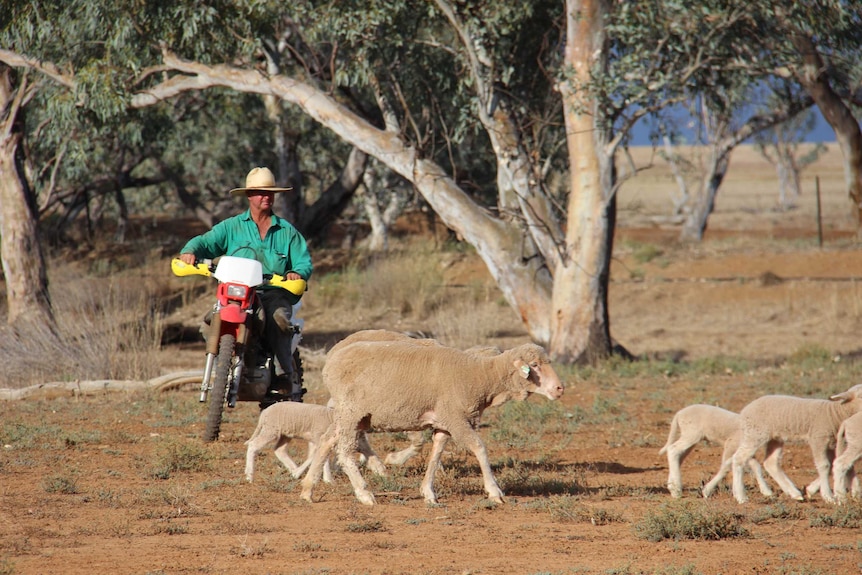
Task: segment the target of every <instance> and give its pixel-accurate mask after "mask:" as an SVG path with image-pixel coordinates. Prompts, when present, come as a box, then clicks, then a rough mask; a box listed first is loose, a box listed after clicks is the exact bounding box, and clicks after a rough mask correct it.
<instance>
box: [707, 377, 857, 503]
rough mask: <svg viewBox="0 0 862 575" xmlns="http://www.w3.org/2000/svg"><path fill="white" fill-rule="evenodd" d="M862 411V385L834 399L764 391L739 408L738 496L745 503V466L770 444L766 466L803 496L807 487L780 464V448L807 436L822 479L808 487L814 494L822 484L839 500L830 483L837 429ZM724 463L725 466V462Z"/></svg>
mask: <svg viewBox="0 0 862 575" xmlns="http://www.w3.org/2000/svg"><path fill="white" fill-rule="evenodd" d="M860 411H862V384H857V385H854V386H853V387H851V388H850V389H848V390H847V391H845V392H842V393H838V394H835V395H833V396H831V397H830V398H829V399H811V398H802V397H793V396H789V395H765V396H763V397H759V398H757V399H755V400H754V401H752V402H751V403H749V404H748V405H746V406H745V407H744V408H742V411H740V412H739V417H740V428H741V429H742V439H741V440H740V442H739V447H738V448H737V450H736V452H735V453H734V454H733V457H732V459H731V461H732V469H733V496H734V497H735V498H736V501H737V502H739V503H745V502H746V501H747V497H746V495H745V484H744V482H743V478H742V470H743V468H744V467H745V465H747V464H748V461H749V460H750V459H751V458H752V457H753V456H754V453H755V452H756V451H757V450H758V449H759V448H760V447H761V446H762V445H766V457H765V458H764V460H763V467H764V469H766V471H767V473H769V475H770V476H771V477H772V478H773V479H774V480H775V481H776V482H777V483H778V485H779V486H781V489H782V491H784V493H786V494H787V495H789V496H790V497H792V498H793V499H796V500H798V501H802V500H804V499H805V498H804V497H803V495H802V492H801V491H799V489H798V488H797V487H796V486H795V485H794V484H793V482H792V481H791V480H790V478H789V477H787V474H786V473H784V471H783V470H782V469H781V464H780V456H781V448H782V446H783V445H784V442H785V441H786V440H788V439H804V440H807V441H808V445H809V446H810V447H811V453H812V455H813V457H814V465H815V467H816V468H817V474H818V478H817V481H816V482H812V483H811V484H810V485H809V486H808V489H807V491H808V493H809V495H812V494H813V492H814V491H815V490H816V489H817V488H818V487H819V489H820V495H821V496H822V497H823V499H824V500H825V501H827V502H829V503H834V502H835V498H834V497H833V495H832V489H831V487H830V484H829V480H830V471H831V467H832V459H833V458H834V455H835V453H834V450H835V434H836V433H837V432H838V429H839V428H840V426H841V422H842V421H844V420H845V419H847V418H849V417H850V416H852V415H854V414H855V413H858V412H860ZM726 464H727V463H725V464H724V465H726Z"/></svg>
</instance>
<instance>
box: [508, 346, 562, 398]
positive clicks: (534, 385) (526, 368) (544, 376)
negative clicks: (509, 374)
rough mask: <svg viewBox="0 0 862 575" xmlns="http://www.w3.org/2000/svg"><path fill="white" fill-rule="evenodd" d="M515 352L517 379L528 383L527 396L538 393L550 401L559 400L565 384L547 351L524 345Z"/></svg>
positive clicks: (525, 391) (525, 390)
mask: <svg viewBox="0 0 862 575" xmlns="http://www.w3.org/2000/svg"><path fill="white" fill-rule="evenodd" d="M512 351H514V352H515V360H514V362H513V363H514V365H515V369H516V370H517V371H516V377H520V378H522V379H525V380H526V381H527V386H526V388H525V389H524V393H525V395H529V394H531V393H538V394H539V395H544V396H545V397H547V398H548V399H550V400H554V399H559V398H560V397H561V396H562V395H563V382H562V381H560V376H558V375H557V372H556V371H554V368H553V367H551V360H550V358H548V354H546V353H545V350H544V349H542V348H541V347H539V346H538V345H534V344H526V345H522V346H520V347H518V348H515V349H514V350H512Z"/></svg>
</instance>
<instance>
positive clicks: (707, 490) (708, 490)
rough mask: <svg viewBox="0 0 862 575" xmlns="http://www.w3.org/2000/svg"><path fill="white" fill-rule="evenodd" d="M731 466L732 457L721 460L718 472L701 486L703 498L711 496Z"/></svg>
mask: <svg viewBox="0 0 862 575" xmlns="http://www.w3.org/2000/svg"><path fill="white" fill-rule="evenodd" d="M752 461H753V460H752ZM732 465H733V457H726V458H725V459H723V460H722V462H721V467H720V468H719V469H718V472H717V473H716V474H715V475H714V476H713V477H712V479H710V480H709V482H708V483H707V484H706V485H704V486H703V491H702V494H703V496H704V498H706V497H709V496H710V495H712V492H713V491H715V488H716V487H718V484H719V483H721V480H722V479H724V478H725V476H726V475H727V472H728V471H730V468H731V466H732Z"/></svg>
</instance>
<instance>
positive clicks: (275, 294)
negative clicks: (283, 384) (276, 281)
mask: <svg viewBox="0 0 862 575" xmlns="http://www.w3.org/2000/svg"><path fill="white" fill-rule="evenodd" d="M258 297H259V299H260V304H261V307H262V308H263V313H264V326H263V338H264V342H265V343H266V345H267V347H268V348H269V350H270V351H271V352H272V353H273V355H275V358H276V360H277V362H276V363H277V365H276V370H275V372H276V375H283V374H285V373H287V374H289V373H292V372H293V369H294V368H293V353H292V352H291V350H290V343H291V340H292V339H293V333H285V332H283V331H281V328H279V327H278V324H277V323H276V322H275V319H274V318H273V314H275V311H276V310H277V309H279V308H284V313H285V314H287V319H290V318H291V317H292V316H293V305H291V303H290V299H289V297H288V295H287V293H286V292H285V291H284V290H281V289H265V290H258Z"/></svg>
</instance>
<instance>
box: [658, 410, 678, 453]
mask: <svg viewBox="0 0 862 575" xmlns="http://www.w3.org/2000/svg"><path fill="white" fill-rule="evenodd" d="M679 436H680V431H679V421H678V420H677V416H676V415H674V416H673V419H672V420H671V422H670V432H669V433H668V436H667V443H665V444H664V447H662V448H661V450H659V452H658V454H659V455H664V454H665V453H666V452H667V448H668V447H670V444H671V443H673V442H674V441H676V440H677V439H679Z"/></svg>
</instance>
